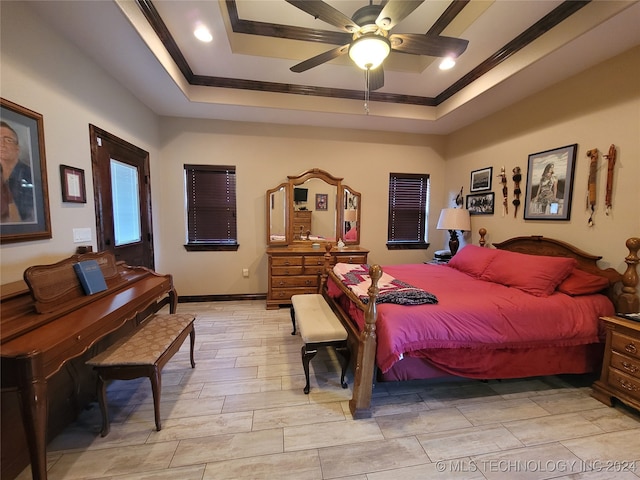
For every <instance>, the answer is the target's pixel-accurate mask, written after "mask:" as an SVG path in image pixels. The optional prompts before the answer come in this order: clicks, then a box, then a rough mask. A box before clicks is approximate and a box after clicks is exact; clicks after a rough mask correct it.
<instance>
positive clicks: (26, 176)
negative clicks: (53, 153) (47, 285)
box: [0, 98, 51, 244]
mask: <svg viewBox="0 0 640 480" xmlns="http://www.w3.org/2000/svg"><path fill="white" fill-rule="evenodd" d="M0 121H1V122H2V124H1V126H2V139H1V140H0V141H2V144H3V150H6V151H7V152H9V153H3V156H4V158H3V159H2V170H3V176H2V179H3V181H2V201H1V202H0V206H1V207H2V209H1V210H2V212H1V214H0V243H2V244H4V243H12V242H25V241H31V240H41V239H45V238H51V220H50V217H49V189H48V185H47V165H46V159H45V147H44V120H43V117H42V115H41V114H39V113H37V112H34V111H33V110H29V109H28V108H26V107H23V106H21V105H18V104H17V103H13V102H11V101H9V100H6V99H4V98H0ZM9 170H11V171H9ZM5 176H6V177H7V179H6V181H5Z"/></svg>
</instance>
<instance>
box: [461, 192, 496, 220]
mask: <svg viewBox="0 0 640 480" xmlns="http://www.w3.org/2000/svg"><path fill="white" fill-rule="evenodd" d="M495 202H496V197H495V194H494V193H493V192H489V193H476V194H475V195H467V210H468V211H469V215H493V210H494V208H495Z"/></svg>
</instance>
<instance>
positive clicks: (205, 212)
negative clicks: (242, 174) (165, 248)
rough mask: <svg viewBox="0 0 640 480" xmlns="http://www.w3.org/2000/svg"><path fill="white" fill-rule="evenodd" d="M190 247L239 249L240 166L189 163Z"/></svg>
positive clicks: (187, 177)
mask: <svg viewBox="0 0 640 480" xmlns="http://www.w3.org/2000/svg"><path fill="white" fill-rule="evenodd" d="M184 180H185V193H186V196H187V199H186V205H187V245H185V248H186V249H187V250H188V251H197V250H234V251H235V250H237V249H238V238H237V224H236V167H234V166H227V165H185V166H184Z"/></svg>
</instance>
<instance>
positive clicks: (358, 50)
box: [349, 34, 391, 70]
mask: <svg viewBox="0 0 640 480" xmlns="http://www.w3.org/2000/svg"><path fill="white" fill-rule="evenodd" d="M390 52H391V43H390V42H389V40H388V39H387V38H386V37H384V36H382V35H376V34H366V35H363V36H361V37H360V38H358V39H356V40H355V41H354V42H353V43H352V44H351V46H350V47H349V57H351V60H353V61H354V63H355V64H356V65H358V67H360V68H361V69H362V70H373V69H375V68H377V67H379V66H380V65H381V64H382V62H383V61H384V59H385V58H387V57H388V56H389V53H390Z"/></svg>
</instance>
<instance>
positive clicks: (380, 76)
mask: <svg viewBox="0 0 640 480" xmlns="http://www.w3.org/2000/svg"><path fill="white" fill-rule="evenodd" d="M382 87H384V68H382V65H380V66H379V67H378V68H375V69H373V70H369V91H370V92H373V91H374V90H378V89H379V88H382Z"/></svg>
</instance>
